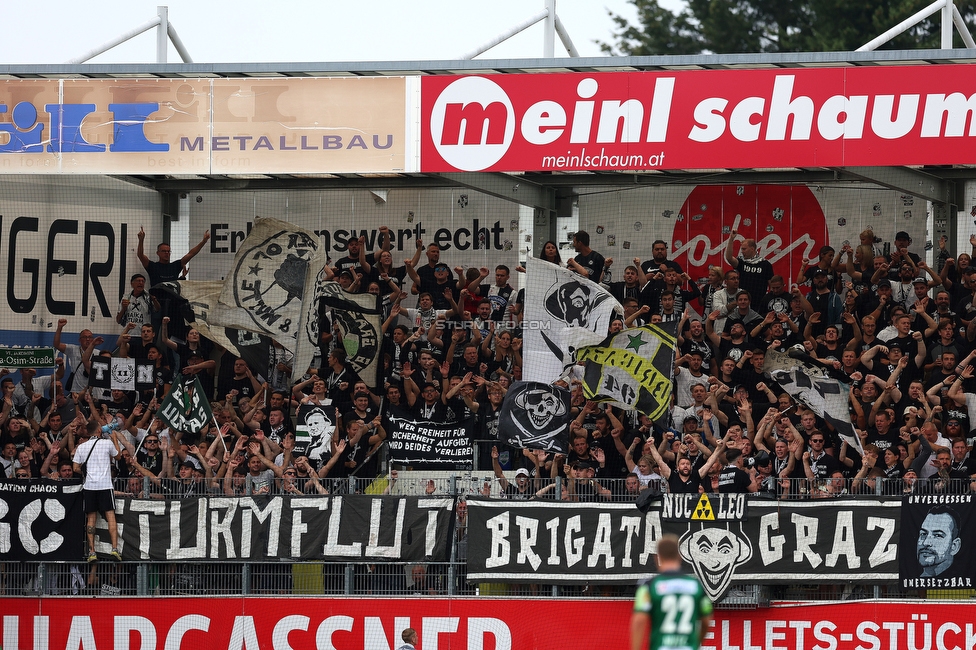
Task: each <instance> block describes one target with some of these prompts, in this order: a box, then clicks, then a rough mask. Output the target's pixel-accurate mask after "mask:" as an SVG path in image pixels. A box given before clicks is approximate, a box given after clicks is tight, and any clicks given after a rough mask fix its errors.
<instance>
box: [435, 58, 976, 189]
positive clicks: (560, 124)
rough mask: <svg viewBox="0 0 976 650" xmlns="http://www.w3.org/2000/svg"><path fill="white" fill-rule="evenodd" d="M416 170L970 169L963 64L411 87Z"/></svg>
mask: <svg viewBox="0 0 976 650" xmlns="http://www.w3.org/2000/svg"><path fill="white" fill-rule="evenodd" d="M421 84H422V85H421V111H422V113H421V131H422V135H421V170H420V171H422V172H446V171H556V170H577V171H579V170H582V171H587V170H653V169H711V168H739V169H742V168H754V167H760V168H768V167H830V166H876V165H889V166H890V165H936V164H939V165H943V164H959V163H970V162H972V154H971V146H972V143H973V142H974V140H976V116H974V113H976V68H973V67H972V66H969V65H931V66H921V67H920V66H914V67H910V66H892V67H856V68H855V67H849V68H816V69H799V68H798V69H779V70H768V69H763V70H683V71H660V72H606V73H589V74H587V73H569V74H555V73H554V74H513V75H491V76H483V77H482V76H466V77H450V76H427V77H423V78H422V80H421Z"/></svg>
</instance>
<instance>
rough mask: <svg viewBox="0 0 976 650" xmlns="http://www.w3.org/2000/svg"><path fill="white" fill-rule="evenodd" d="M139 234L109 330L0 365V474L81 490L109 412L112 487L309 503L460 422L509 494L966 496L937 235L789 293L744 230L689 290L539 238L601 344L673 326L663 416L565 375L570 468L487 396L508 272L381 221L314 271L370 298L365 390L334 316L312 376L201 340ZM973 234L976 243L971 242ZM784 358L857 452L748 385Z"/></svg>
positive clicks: (959, 397)
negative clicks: (925, 255)
mask: <svg viewBox="0 0 976 650" xmlns="http://www.w3.org/2000/svg"><path fill="white" fill-rule="evenodd" d="M143 238H144V235H143V234H142V233H141V232H140V237H139V249H138V254H139V258H140V260H141V261H142V262H143V265H144V267H145V270H146V272H147V274H148V278H147V277H145V275H143V274H142V273H139V274H136V275H134V276H133V277H132V278H131V292H130V293H128V294H126V296H125V297H124V299H123V300H122V301H121V304H120V305H119V310H118V312H117V314H116V321H117V322H118V323H119V325H120V326H121V328H122V329H121V332H120V333H119V334H117V335H116V336H115V339H114V340H110V339H109V340H106V339H105V338H103V337H102V336H96V335H95V334H94V333H92V332H91V331H89V330H82V331H81V333H80V335H79V340H78V344H71V343H67V342H65V341H64V340H63V338H64V337H63V335H62V332H63V330H64V328H65V327H66V326H67V324H68V323H67V321H66V320H64V319H62V320H60V321H59V322H58V324H57V329H56V331H55V333H54V347H55V348H56V349H57V350H58V351H59V352H60V353H62V355H61V356H59V358H58V365H57V368H56V371H55V372H54V373H52V374H48V375H44V376H40V375H38V374H37V373H36V372H35V371H34V370H33V369H23V370H21V371H20V373H19V377H18V378H17V379H15V377H14V376H13V375H11V374H10V373H9V371H6V370H3V371H0V373H2V374H3V375H4V376H3V379H2V380H0V390H2V392H3V401H2V409H0V427H2V431H0V480H12V481H21V480H33V479H46V480H68V479H72V478H77V470H78V465H79V464H80V461H79V459H78V458H76V455H75V450H76V448H77V447H78V446H79V445H81V444H82V443H83V442H84V441H85V440H86V439H88V438H89V437H90V436H92V435H96V436H98V435H102V433H101V427H102V426H104V425H109V424H111V423H112V422H113V421H115V422H117V423H118V431H117V432H116V433H112V434H109V435H112V436H114V437H115V438H116V439H117V441H118V449H119V450H120V451H119V453H118V455H117V457H115V460H114V461H113V463H112V467H111V472H112V476H113V477H114V484H115V489H116V494H117V495H131V496H137V497H166V496H169V497H172V498H183V497H191V496H195V495H203V494H209V493H222V494H227V495H239V494H245V493H251V494H325V493H328V492H331V491H334V490H345V489H349V488H348V486H349V485H350V484H353V485H355V484H356V482H355V481H352V482H351V481H349V478H350V477H354V478H355V479H357V480H358V479H363V480H364V481H365V482H368V481H370V480H371V479H374V478H376V477H377V476H389V472H390V471H391V470H393V469H396V467H393V466H391V464H390V463H389V462H388V460H387V458H386V456H385V454H384V453H383V451H384V442H385V441H386V439H387V436H388V433H389V431H390V423H389V420H388V416H389V414H390V410H391V409H402V410H403V411H406V412H408V413H410V414H412V417H413V418H414V419H416V420H422V421H430V422H438V423H450V422H455V421H461V420H465V419H467V418H475V419H476V423H477V424H476V426H475V428H474V431H475V432H476V433H475V436H474V439H473V440H472V447H473V450H474V458H475V460H474V466H473V467H472V468H471V469H472V471H474V472H477V471H483V472H485V473H486V474H485V475H487V476H491V475H494V477H495V478H496V479H497V481H496V484H495V487H494V489H492V486H491V485H490V484H488V485H487V487H486V490H485V491H486V492H487V493H492V494H495V495H499V494H500V495H501V496H504V497H507V498H515V499H519V498H523V499H524V498H549V499H563V500H571V501H593V500H597V501H598V500H633V499H635V498H637V496H638V495H639V494H640V493H641V491H642V490H643V489H644V488H646V487H648V486H649V485H650V486H652V487H654V488H662V489H664V490H666V491H671V492H699V491H707V492H755V493H760V494H764V495H767V496H770V497H773V498H792V497H797V496H799V495H800V494H807V495H808V496H811V497H820V496H828V497H829V496H834V495H837V494H844V493H881V494H902V493H906V492H919V491H923V492H938V491H950V490H969V489H970V477H971V476H972V475H973V474H974V473H976V460H974V459H973V458H971V449H972V442H973V436H972V435H970V430H971V429H972V428H976V420H974V419H973V418H974V417H976V413H973V406H974V405H976V379H974V375H976V370H974V364H973V360H974V359H976V346H974V344H973V340H974V338H976V306H974V293H976V266H974V265H973V264H972V256H971V255H969V254H966V253H962V254H960V255H958V256H954V255H952V254H951V253H950V252H949V251H947V250H946V248H945V241H944V240H943V241H942V242H940V246H939V248H938V250H937V253H938V255H937V260H938V261H937V264H936V267H937V268H932V267H931V266H929V265H927V264H926V263H925V262H924V261H923V260H922V259H921V258H920V257H919V255H918V254H917V253H915V252H913V251H912V250H910V249H911V239H910V238H909V237H908V235H907V234H906V233H903V232H902V233H898V234H897V235H896V237H895V239H894V242H893V244H892V246H891V249H890V253H888V254H887V255H882V254H879V252H880V249H879V243H880V240H879V239H876V238H875V235H874V233H873V232H871V231H865V232H863V233H861V237H860V244H859V245H857V246H856V247H852V246H849V245H844V246H843V247H842V248H841V250H840V251H839V252H838V251H835V250H834V249H833V248H831V247H830V246H824V247H823V248H822V249H821V250H820V252H819V256H818V257H817V258H815V259H812V260H804V261H803V264H802V265H801V267H800V268H799V273H798V276H797V277H796V278H795V282H794V283H793V284H792V285H790V286H787V283H786V281H785V280H784V278H783V277H781V276H779V275H775V274H774V272H773V267H772V265H771V264H770V262H769V261H767V260H765V259H763V257H762V255H761V254H760V252H759V251H758V250H757V245H756V242H755V241H754V240H751V239H745V240H743V239H742V238H741V237H736V233H735V232H733V233H732V236H731V237H730V238H729V244H728V248H727V249H726V252H725V258H726V261H727V264H724V265H722V266H721V267H719V266H713V267H710V268H708V270H707V277H704V278H694V277H691V276H690V275H689V274H688V273H687V272H686V271H685V270H684V269H683V268H682V267H681V266H680V265H679V264H678V263H676V262H675V261H673V260H670V259H668V246H667V244H666V243H665V242H663V241H656V242H654V243H653V245H652V258H651V259H649V260H646V261H643V262H642V261H641V260H640V259H636V258H635V259H634V260H633V263H632V264H631V265H628V266H627V267H626V268H625V269H624V271H623V273H622V279H621V280H619V281H615V282H614V281H610V280H609V275H610V274H609V271H610V270H611V268H612V266H613V264H614V261H613V259H611V258H604V257H603V256H602V255H601V254H600V253H598V252H597V251H595V250H593V249H592V248H590V245H589V244H590V240H589V237H588V235H587V233H585V232H578V233H576V234H575V237H574V239H573V246H574V248H575V250H576V253H577V254H576V255H575V257H573V258H571V259H569V260H565V261H564V260H563V259H562V257H561V253H560V250H559V248H558V246H557V245H556V244H555V243H554V242H547V243H546V244H545V246H544V247H543V249H542V252H541V257H542V258H543V259H545V260H547V261H550V262H554V263H556V264H562V265H564V266H567V267H568V268H570V269H571V270H573V271H575V272H577V273H579V274H581V275H585V276H586V277H588V278H589V279H591V280H593V281H595V282H602V283H604V284H605V286H606V287H607V288H608V289H609V291H610V292H611V293H612V294H613V295H614V296H615V297H616V298H617V299H618V300H619V301H620V302H621V304H622V305H623V307H624V313H623V315H622V317H621V318H620V320H618V321H615V322H614V323H613V324H612V326H611V331H618V330H619V329H621V328H625V327H632V326H637V325H641V324H643V323H647V322H650V323H655V322H669V321H677V322H678V332H679V339H678V343H679V353H678V355H677V359H676V363H675V376H674V391H673V401H674V405H673V408H672V410H671V414H672V418H671V423H670V426H667V427H661V426H657V425H656V424H655V423H653V422H651V421H650V420H649V419H648V418H647V417H645V416H643V415H640V414H636V413H634V412H626V411H620V410H617V409H614V408H607V407H605V406H603V405H600V404H596V403H593V402H588V401H586V400H585V399H584V398H583V395H582V390H581V387H580V386H579V385H578V384H573V385H570V386H569V388H570V389H571V391H572V407H573V412H572V415H573V421H572V424H571V427H570V431H571V437H570V451H569V453H568V454H567V455H565V456H564V455H561V454H551V453H545V452H542V451H536V450H527V449H518V448H513V447H511V446H509V445H508V444H506V443H505V441H504V440H502V439H501V438H500V436H499V435H498V418H499V414H500V410H501V405H502V401H503V399H504V396H505V393H506V391H507V389H508V387H509V386H510V385H511V383H512V382H514V381H517V380H519V379H520V378H521V373H522V364H523V359H522V315H523V301H524V294H523V292H522V291H517V290H516V289H514V288H513V287H512V284H511V281H512V277H511V273H512V269H509V268H508V267H506V266H503V265H499V266H497V267H496V268H495V269H488V268H464V267H460V266H459V267H455V268H453V269H452V268H450V267H448V266H447V265H446V264H445V263H443V262H441V261H440V251H439V248H438V246H437V245H435V244H428V245H427V246H423V242H420V241H418V242H417V247H416V250H415V251H414V254H413V256H412V258H410V259H406V260H403V261H402V264H401V265H396V264H395V263H394V260H393V256H392V254H391V252H390V250H389V248H390V237H389V231H388V229H386V228H383V229H381V235H380V246H379V250H378V251H376V252H375V253H367V251H366V250H365V245H364V242H362V241H360V240H355V239H353V240H351V241H349V242H348V249H347V251H346V254H345V256H343V257H342V258H341V259H339V260H337V261H335V262H334V263H330V264H329V265H328V267H327V269H326V274H327V276H328V277H329V278H330V279H335V280H336V281H337V282H339V283H340V284H341V285H342V286H343V288H345V289H346V290H347V291H351V292H368V293H371V294H375V295H377V296H379V297H380V298H381V300H382V303H383V305H384V311H385V314H384V315H385V318H384V321H383V327H382V330H383V348H382V364H383V370H382V380H381V382H380V384H379V385H378V386H371V385H368V384H367V383H366V382H364V381H362V380H361V379H360V378H359V377H358V376H357V374H356V371H355V370H354V369H353V368H352V367H351V366H350V365H349V363H348V359H347V355H346V351H345V350H344V349H343V347H342V345H341V344H339V341H340V337H339V336H338V335H337V331H336V330H335V328H334V323H335V322H336V321H335V318H334V314H333V313H332V312H331V311H330V309H329V308H322V309H321V310H320V314H319V322H320V325H321V341H320V358H319V357H317V358H316V360H315V362H314V363H313V365H312V367H311V368H294V367H292V365H291V364H292V359H293V356H292V354H291V352H289V351H288V350H287V349H285V348H283V347H281V346H279V345H278V344H273V345H272V346H271V348H270V349H269V351H268V358H269V360H270V361H269V363H268V366H267V367H260V368H252V367H250V366H249V365H248V363H247V362H246V361H245V360H244V359H240V358H236V357H234V356H232V355H231V354H230V353H228V352H226V351H223V350H222V349H220V348H217V347H216V346H215V345H214V344H213V343H212V342H211V341H209V340H207V339H206V338H204V337H203V336H201V335H200V332H199V331H198V330H196V329H195V328H193V326H192V323H190V324H189V326H187V324H186V323H184V322H183V321H182V319H178V318H176V316H175V315H176V313H177V312H175V311H173V310H171V309H167V305H166V304H161V301H160V300H159V299H158V298H157V297H155V296H154V295H153V294H151V293H150V291H149V289H148V287H151V286H153V285H155V284H157V283H159V282H164V281H168V280H173V279H178V278H179V277H180V272H181V270H182V269H183V268H184V267H185V265H186V263H187V262H188V261H189V259H190V258H192V257H193V255H195V254H196V253H197V252H199V250H200V249H201V248H202V246H203V244H204V243H205V242H206V240H207V237H206V236H205V237H204V239H203V241H202V242H200V244H199V245H198V246H197V247H196V248H194V249H193V250H191V251H190V253H188V254H187V255H186V256H184V258H183V259H181V260H178V261H170V259H169V257H170V253H169V246H168V245H166V244H160V245H159V247H158V248H157V251H156V252H157V257H158V260H157V261H150V260H149V258H148V257H147V256H146V255H145V254H144V252H143ZM971 243H972V245H973V247H974V254H976V236H974V237H973V239H972V240H971ZM737 246H738V250H736V247H737ZM515 270H516V271H522V270H523V269H521V267H519V268H518V269H515ZM408 305H413V306H408ZM177 321H179V322H177ZM793 348H795V349H802V351H803V353H804V354H805V355H807V357H808V358H809V359H810V360H811V362H812V363H814V364H815V365H817V364H819V365H820V366H822V368H823V372H824V373H825V374H826V376H828V377H833V378H835V379H841V380H843V381H846V382H847V383H848V384H849V386H850V390H849V406H850V417H851V421H852V423H853V424H854V426H855V428H856V431H857V433H858V435H859V436H860V442H861V445H860V446H861V447H862V449H863V454H862V453H860V451H859V450H858V449H856V448H855V446H854V445H851V444H849V443H848V442H846V441H844V440H842V439H841V438H840V437H839V436H838V435H837V432H836V431H835V430H834V429H833V428H832V427H831V426H829V425H828V424H827V423H826V422H824V420H823V419H821V418H820V417H818V416H817V415H816V414H815V413H814V412H813V411H811V410H809V409H807V408H805V407H804V406H803V405H802V404H796V403H794V401H793V400H791V398H790V397H789V395H787V394H786V392H785V391H784V390H783V389H782V388H780V387H779V386H777V385H776V384H775V382H773V381H772V380H770V379H769V378H768V377H767V376H765V375H764V374H763V363H764V357H765V355H766V353H767V351H769V350H771V349H772V350H777V351H780V352H785V351H788V350H790V349H793ZM99 356H105V357H120V356H121V357H133V358H136V359H145V360H149V361H150V362H152V364H153V366H154V373H155V375H154V379H155V384H154V386H153V388H151V389H148V390H145V391H142V392H133V393H127V392H124V391H118V390H111V391H109V390H102V389H95V388H92V387H91V386H90V385H89V376H88V373H89V371H90V369H91V361H92V359H93V358H95V357H99ZM177 373H182V375H183V376H184V377H193V376H196V377H199V378H200V380H201V382H202V384H203V386H204V390H205V391H206V392H207V393H208V397H209V398H210V400H211V406H212V409H213V413H214V422H213V424H212V425H209V426H208V427H207V428H206V429H205V430H204V431H202V432H199V433H190V432H181V431H172V430H169V429H168V428H167V427H166V426H165V425H163V424H162V423H161V421H160V420H159V419H158V418H157V417H156V416H157V411H158V409H159V406H160V403H161V402H162V401H163V399H164V397H165V396H166V395H167V393H168V391H169V390H170V389H171V386H172V382H173V381H174V376H175V375H176V374H177ZM302 404H308V405H312V406H316V407H318V409H317V413H318V415H316V416H310V418H309V420H308V421H307V422H306V425H307V426H308V428H309V429H310V430H313V431H326V430H327V429H328V427H329V425H330V421H334V422H335V429H334V433H333V434H332V435H331V436H328V435H325V436H322V438H321V439H319V441H318V442H317V443H316V446H315V447H314V448H312V447H309V448H301V447H299V446H296V437H295V423H296V414H297V412H298V409H299V407H300V406H301V405H302ZM333 416H334V417H333ZM315 418H318V420H315ZM298 450H301V453H299V451H298ZM400 469H404V468H403V467H400ZM557 478H559V479H560V480H558V481H557V480H555V479H557ZM365 482H364V483H359V485H362V486H364V485H365V484H366V483H365ZM973 485H976V483H973ZM147 488H148V489H147ZM354 489H355V488H354Z"/></svg>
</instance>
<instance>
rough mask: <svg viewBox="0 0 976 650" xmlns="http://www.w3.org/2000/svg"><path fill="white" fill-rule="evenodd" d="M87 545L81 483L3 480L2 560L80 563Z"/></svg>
mask: <svg viewBox="0 0 976 650" xmlns="http://www.w3.org/2000/svg"><path fill="white" fill-rule="evenodd" d="M84 542H85V509H84V507H82V501H81V483H80V482H79V481H65V482H63V483H62V482H55V481H43V482H42V481H0V559H3V560H16V561H20V562H27V561H35V562H36V561H38V560H79V559H80V558H81V557H82V554H83V552H84V548H85V547H84ZM0 609H2V608H0Z"/></svg>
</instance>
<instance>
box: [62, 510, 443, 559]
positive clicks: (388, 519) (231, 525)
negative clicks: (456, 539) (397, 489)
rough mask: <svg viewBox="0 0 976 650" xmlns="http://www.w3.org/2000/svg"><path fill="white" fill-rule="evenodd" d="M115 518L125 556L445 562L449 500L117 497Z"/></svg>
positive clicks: (147, 557) (142, 557) (128, 557)
mask: <svg viewBox="0 0 976 650" xmlns="http://www.w3.org/2000/svg"><path fill="white" fill-rule="evenodd" d="M116 516H117V518H118V521H119V530H120V531H121V536H122V542H123V544H122V549H121V550H122V558H123V559H124V560H132V561H140V560H188V561H189V560H255V561H263V560H269V561H276V560H332V561H342V560H350V561H352V560H364V561H368V562H386V561H389V562H394V561H396V562H444V561H447V560H448V559H449V546H448V542H449V540H450V539H451V538H452V537H451V536H452V531H453V527H454V501H453V499H451V498H450V497H429V498H428V497H394V496H367V495H349V496H300V497H292V496H274V497H209V498H206V497H201V498H198V499H183V500H178V501H177V500H174V501H155V500H151V499H120V500H119V501H118V502H117V507H116ZM78 536H79V538H81V537H82V532H81V531H79V533H78Z"/></svg>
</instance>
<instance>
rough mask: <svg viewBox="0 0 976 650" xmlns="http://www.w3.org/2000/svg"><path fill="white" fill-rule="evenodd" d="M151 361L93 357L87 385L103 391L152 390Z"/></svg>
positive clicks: (153, 386)
mask: <svg viewBox="0 0 976 650" xmlns="http://www.w3.org/2000/svg"><path fill="white" fill-rule="evenodd" d="M155 369H156V368H155V366H154V365H153V362H152V361H145V360H137V359H130V358H114V357H113V358H111V359H109V358H107V357H93V358H92V360H91V372H89V373H88V375H89V376H88V385H89V386H91V387H92V388H103V389H105V390H126V391H133V390H152V389H153V388H155V386H156V382H155V376H154V373H155Z"/></svg>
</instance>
